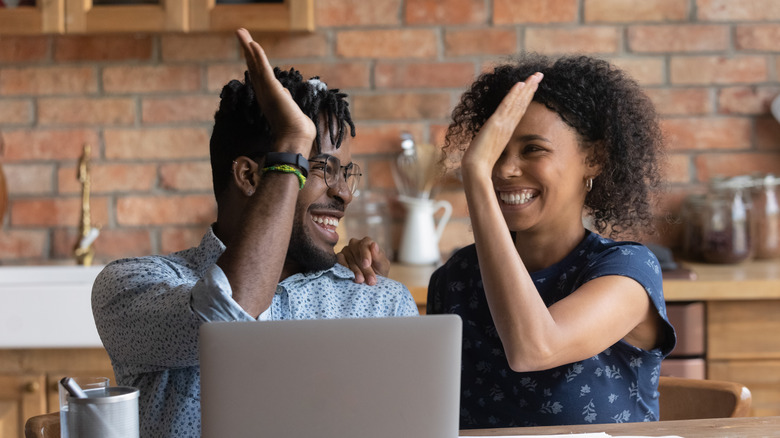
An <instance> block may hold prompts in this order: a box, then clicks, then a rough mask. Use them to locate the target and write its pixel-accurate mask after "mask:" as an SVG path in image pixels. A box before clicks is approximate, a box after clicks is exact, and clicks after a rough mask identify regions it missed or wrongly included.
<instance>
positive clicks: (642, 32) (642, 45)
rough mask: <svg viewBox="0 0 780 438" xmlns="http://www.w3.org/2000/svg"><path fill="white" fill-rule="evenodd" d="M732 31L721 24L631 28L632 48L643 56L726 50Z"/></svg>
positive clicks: (629, 41) (629, 43) (630, 42)
mask: <svg viewBox="0 0 780 438" xmlns="http://www.w3.org/2000/svg"><path fill="white" fill-rule="evenodd" d="M729 32H730V30H729V27H728V26H720V25H679V24H678V25H666V26H631V27H629V28H628V47H629V49H630V50H631V51H633V52H639V53H642V52H646V53H674V52H716V51H726V50H727V49H728V48H729V44H730V37H729Z"/></svg>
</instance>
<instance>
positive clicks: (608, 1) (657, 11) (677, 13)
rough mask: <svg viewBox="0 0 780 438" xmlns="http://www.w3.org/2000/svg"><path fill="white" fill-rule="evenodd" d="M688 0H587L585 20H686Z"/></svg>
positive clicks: (616, 21) (624, 21)
mask: <svg viewBox="0 0 780 438" xmlns="http://www.w3.org/2000/svg"><path fill="white" fill-rule="evenodd" d="M688 3H689V2H688V0H585V6H584V10H585V22H586V23H597V22H615V23H630V22H636V21H643V22H647V21H655V22H669V21H685V20H686V19H687V18H688Z"/></svg>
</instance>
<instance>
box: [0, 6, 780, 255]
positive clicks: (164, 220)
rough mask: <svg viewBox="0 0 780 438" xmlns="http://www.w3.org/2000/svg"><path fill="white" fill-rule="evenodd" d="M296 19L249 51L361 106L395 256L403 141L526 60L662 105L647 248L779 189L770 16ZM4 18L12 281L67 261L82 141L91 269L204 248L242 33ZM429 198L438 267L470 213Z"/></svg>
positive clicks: (359, 143) (0, 86) (779, 13)
mask: <svg viewBox="0 0 780 438" xmlns="http://www.w3.org/2000/svg"><path fill="white" fill-rule="evenodd" d="M199 3H201V2H197V1H192V2H190V3H189V6H190V8H191V9H193V10H194V8H196V7H197V5H198V4H199ZM299 3H304V4H308V6H307V7H309V8H310V11H309V12H310V13H311V14H312V17H313V19H312V23H313V25H312V26H309V28H310V29H312V30H305V29H304V30H297V31H286V30H266V31H262V30H254V31H253V35H254V36H255V38H256V39H257V40H258V41H260V43H261V44H262V45H263V47H264V48H265V49H266V50H267V52H268V55H269V57H270V58H271V62H272V63H273V64H275V65H279V66H281V67H283V68H289V67H295V68H297V69H299V70H301V72H302V73H303V74H304V76H313V75H320V76H321V78H322V79H323V80H324V81H325V82H327V83H328V85H329V86H330V87H331V88H341V89H343V90H345V91H346V92H348V93H349V95H350V103H351V109H352V112H353V116H354V118H355V120H356V124H357V133H358V135H357V138H355V139H354V140H353V142H352V153H353V157H354V159H355V160H356V161H357V162H359V164H360V165H361V167H362V168H363V173H364V175H363V178H362V181H361V190H362V191H364V192H370V193H371V196H373V197H374V199H379V200H380V201H379V202H385V203H386V205H387V217H388V218H389V219H388V221H389V223H390V232H389V236H390V237H389V240H390V242H391V243H390V246H391V247H392V249H394V250H396V251H397V249H398V244H399V241H400V239H401V234H402V228H403V223H404V217H405V214H406V210H405V209H404V207H403V205H402V203H401V202H399V200H398V189H397V186H396V183H395V181H394V177H393V170H392V169H393V166H394V165H395V163H396V159H397V156H398V155H399V154H401V151H402V150H401V136H402V134H403V133H409V134H410V135H411V136H412V138H414V140H415V141H416V142H417V143H418V144H432V145H436V146H440V145H441V144H442V139H443V134H444V131H445V129H446V126H447V123H448V117H449V114H450V112H451V110H452V108H453V107H454V105H455V103H456V102H457V101H458V99H459V96H460V95H461V93H462V92H463V90H464V89H465V87H466V86H467V85H468V84H470V83H471V81H472V80H473V79H474V78H475V76H476V75H478V74H479V73H480V72H482V71H484V70H486V69H489V68H490V66H491V65H493V64H494V63H496V62H499V61H501V60H503V59H505V57H507V56H511V55H512V54H515V53H518V52H520V51H537V52H542V53H547V54H563V53H585V54H589V55H595V56H598V57H603V58H605V59H608V60H610V61H612V62H613V63H615V64H616V65H617V66H619V67H621V68H623V69H625V70H627V71H628V72H630V73H631V74H632V75H633V76H634V78H635V79H636V80H637V81H638V82H639V83H640V84H641V85H642V86H643V88H644V89H645V90H646V92H647V94H648V95H649V96H650V98H651V99H652V100H653V102H655V104H656V106H657V108H658V111H659V113H660V114H661V116H662V127H663V131H664V133H665V136H666V139H667V145H668V161H667V163H666V167H665V169H666V170H665V175H666V178H667V182H668V187H667V188H666V190H665V191H664V193H663V194H661V195H660V200H661V202H660V203H659V206H658V210H657V216H658V226H659V230H660V234H659V235H657V236H654V237H652V238H648V239H647V240H648V241H652V242H656V243H660V244H663V245H666V246H670V247H674V248H676V247H679V245H681V244H682V235H683V231H684V230H683V226H682V225H683V221H681V220H680V218H679V216H680V210H681V206H682V204H683V200H684V199H685V198H686V197H687V196H688V195H690V194H692V193H703V192H705V191H706V190H707V185H708V182H709V181H710V180H712V179H713V178H714V177H717V176H723V177H731V176H737V175H748V174H753V173H756V172H760V173H762V174H765V173H775V174H777V173H780V124H779V123H778V121H777V120H775V119H774V118H773V117H772V115H771V112H770V105H771V102H772V100H773V99H774V98H775V97H776V96H777V95H778V94H780V81H778V75H779V74H780V43H779V42H780V2H778V1H773V0H751V1H742V0H438V1H436V0H372V1H365V0H316V1H313V2H299ZM212 7H213V5H212ZM27 8H28V9H30V10H31V11H36V10H37V11H40V10H41V9H40V7H38V8H37V9H36V7H27ZM217 8H219V6H218V7H217ZM22 9H24V7H23V6H19V7H17V8H15V10H16V11H19V10H22ZM9 11H11V9H8V10H5V11H4V10H3V9H0V164H1V165H2V171H3V172H4V174H5V179H4V180H5V187H4V189H5V190H6V191H7V201H6V199H4V197H2V196H0V206H2V204H3V202H6V203H7V207H6V208H5V214H4V216H3V217H2V228H1V229H0V264H5V265H23V264H72V263H73V247H74V243H75V242H77V241H78V240H79V236H80V234H79V233H80V214H81V210H82V208H81V207H82V193H81V189H82V186H81V184H80V183H79V180H78V179H77V166H78V162H79V158H80V156H81V154H82V151H83V146H84V144H89V145H91V156H90V158H91V163H90V164H91V198H90V206H91V223H92V225H93V226H95V227H99V229H100V235H99V237H98V238H97V240H96V241H95V242H94V249H95V254H94V260H95V263H105V262H107V261H110V260H112V259H116V258H120V257H127V256H139V255H146V254H150V253H168V252H171V251H176V250H180V249H184V248H187V247H190V246H192V245H195V244H197V243H198V242H199V240H200V238H201V236H202V234H203V232H204V230H205V228H206V227H207V226H208V225H209V224H210V223H211V222H212V221H213V220H214V219H215V214H216V204H215V201H214V197H213V194H212V191H211V173H210V167H209V159H208V140H209V135H210V131H211V126H212V120H213V115H214V112H215V111H216V109H217V105H218V101H219V91H220V89H221V87H222V86H223V85H224V84H225V83H226V82H227V81H229V80H230V79H233V78H242V77H243V74H242V73H243V71H244V64H243V61H242V58H241V54H240V51H239V46H238V45H237V43H236V40H235V37H234V36H233V33H232V32H230V31H226V30H211V31H208V30H207V31H203V30H198V31H193V30H190V31H188V32H182V31H170V30H163V31H141V32H138V31H123V32H112V31H111V28H110V26H109V28H108V29H105V26H104V27H102V28H101V27H99V26H98V27H95V28H94V29H96V30H89V29H87V30H86V31H85V30H84V29H81V30H78V29H77V30H75V31H73V32H72V33H70V32H65V33H57V32H50V31H45V30H35V29H33V28H24V29H20V28H19V27H18V26H16V27H14V23H20V22H18V21H17V22H12V21H9V20H10V18H8V17H11V16H10V15H9ZM12 12H13V11H12ZM66 12H67V11H66ZM190 12H191V13H192V10H191V11H190ZM4 14H5V15H4ZM4 17H5V18H4ZM212 17H213V16H212ZM126 21H127V20H126ZM130 21H132V20H130ZM65 24H66V25H67V23H65ZM121 24H127V23H121ZM131 24H133V23H131ZM140 24H141V23H138V27H139V28H143V26H141V25H140ZM42 29H43V28H42ZM0 181H3V179H2V178H0ZM432 197H434V198H435V199H438V200H446V201H448V202H449V203H450V204H451V205H452V217H451V218H450V220H449V222H448V223H447V225H446V227H445V229H444V230H443V234H442V237H441V240H440V241H439V247H440V250H441V254H442V256H444V257H445V258H446V256H448V255H449V253H450V252H451V251H452V250H453V249H456V248H459V247H461V246H464V245H466V244H469V243H471V242H472V239H473V238H472V235H471V232H470V227H469V222H468V213H467V211H466V203H465V198H464V196H463V193H462V189H461V187H460V186H459V183H458V181H457V180H454V179H452V180H445V181H442V182H440V183H438V184H437V186H436V187H435V188H434V189H433V191H432Z"/></svg>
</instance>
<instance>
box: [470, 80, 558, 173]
mask: <svg viewBox="0 0 780 438" xmlns="http://www.w3.org/2000/svg"><path fill="white" fill-rule="evenodd" d="M542 77H543V75H542V74H541V73H535V74H533V75H531V76H529V77H528V79H526V80H525V82H518V83H516V84H515V85H514V86H512V88H511V89H510V90H509V93H507V95H506V96H504V99H503V100H502V101H501V103H500V104H499V105H498V108H496V111H495V112H494V113H493V115H492V116H490V118H489V119H488V120H487V122H485V124H484V125H483V126H482V128H481V129H480V130H479V133H478V134H477V135H476V136H475V137H474V140H472V141H471V145H469V147H468V149H466V152H465V154H463V159H462V162H461V168H462V170H463V173H464V176H466V175H467V174H473V175H481V176H484V175H488V176H489V175H491V174H492V171H493V166H494V165H495V164H496V162H497V161H498V158H499V157H500V156H501V153H502V152H503V151H504V148H505V147H506V145H507V143H509V140H510V139H511V138H512V133H513V132H514V131H515V128H517V124H518V123H520V119H522V118H523V115H525V111H526V109H528V105H529V104H530V103H531V100H532V99H533V97H534V93H535V92H536V89H537V87H538V86H539V82H541V80H542Z"/></svg>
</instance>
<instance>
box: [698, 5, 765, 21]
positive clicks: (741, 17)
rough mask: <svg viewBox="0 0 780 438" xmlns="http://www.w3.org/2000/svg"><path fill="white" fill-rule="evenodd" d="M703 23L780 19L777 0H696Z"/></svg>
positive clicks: (699, 16) (699, 17)
mask: <svg viewBox="0 0 780 438" xmlns="http://www.w3.org/2000/svg"><path fill="white" fill-rule="evenodd" d="M696 17H697V18H698V19H699V20H701V21H767V20H778V19H780V3H778V2H777V1H776V0H750V1H744V0H696Z"/></svg>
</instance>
